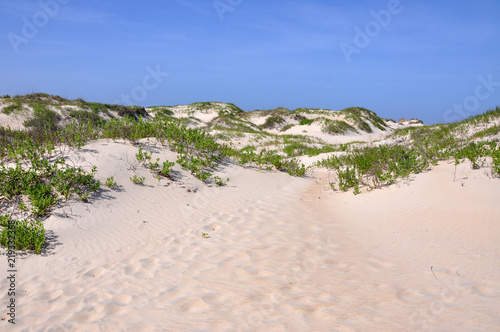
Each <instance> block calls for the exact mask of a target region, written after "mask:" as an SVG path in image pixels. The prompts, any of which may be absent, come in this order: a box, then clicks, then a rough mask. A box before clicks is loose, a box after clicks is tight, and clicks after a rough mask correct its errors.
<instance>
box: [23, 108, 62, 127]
mask: <svg viewBox="0 0 500 332" xmlns="http://www.w3.org/2000/svg"><path fill="white" fill-rule="evenodd" d="M32 107H33V115H34V116H33V118H31V119H28V120H25V121H24V125H25V126H26V127H33V128H37V129H47V130H49V131H56V130H57V129H59V125H58V124H59V121H60V120H61V116H60V115H59V114H57V113H56V112H54V111H53V110H51V109H49V108H47V106H46V105H44V104H42V103H35V104H33V105H32Z"/></svg>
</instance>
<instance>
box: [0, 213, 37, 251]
mask: <svg viewBox="0 0 500 332" xmlns="http://www.w3.org/2000/svg"><path fill="white" fill-rule="evenodd" d="M0 226H2V230H1V232H0V243H1V244H2V245H3V246H4V247H7V248H8V247H9V240H10V241H12V240H13V241H12V242H11V243H10V244H11V246H13V247H14V249H15V250H34V251H35V253H36V254H40V252H41V248H42V245H43V244H44V243H45V228H44V227H43V223H42V222H41V221H39V220H36V221H28V220H27V219H23V220H12V219H10V216H8V215H7V216H2V217H0Z"/></svg>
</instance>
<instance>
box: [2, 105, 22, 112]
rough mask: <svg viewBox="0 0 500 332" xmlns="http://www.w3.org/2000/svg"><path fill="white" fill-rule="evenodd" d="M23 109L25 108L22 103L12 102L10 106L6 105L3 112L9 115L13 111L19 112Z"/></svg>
mask: <svg viewBox="0 0 500 332" xmlns="http://www.w3.org/2000/svg"><path fill="white" fill-rule="evenodd" d="M22 109H23V106H22V105H21V103H12V104H10V105H9V106H6V107H4V108H3V109H2V113H4V114H7V115H9V114H12V113H18V112H20V111H22Z"/></svg>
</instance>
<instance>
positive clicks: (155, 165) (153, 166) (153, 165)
mask: <svg viewBox="0 0 500 332" xmlns="http://www.w3.org/2000/svg"><path fill="white" fill-rule="evenodd" d="M159 165H160V158H157V159H156V161H155V162H152V161H150V162H149V164H148V167H149V169H151V170H153V171H154V170H156V169H157V168H158V167H159Z"/></svg>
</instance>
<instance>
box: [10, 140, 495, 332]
mask: <svg viewBox="0 0 500 332" xmlns="http://www.w3.org/2000/svg"><path fill="white" fill-rule="evenodd" d="M155 151H156V152H158V151H159V150H155ZM136 152H137V148H136V147H133V146H131V145H129V144H127V143H123V142H121V143H120V142H117V143H113V142H111V141H110V142H107V141H97V142H92V143H90V144H88V145H87V146H85V151H84V152H80V153H79V155H78V158H77V156H75V155H73V156H72V159H73V160H78V161H77V162H78V164H80V165H87V166H88V167H91V165H96V166H97V167H98V175H99V177H100V178H101V179H103V180H104V179H105V178H106V177H108V176H114V177H115V179H116V181H117V182H118V184H119V185H121V187H120V190H119V191H107V192H106V193H104V194H103V195H102V196H101V197H100V198H99V199H98V200H96V201H94V202H93V203H92V204H84V203H78V202H73V203H71V204H69V205H67V206H64V207H61V208H59V209H56V210H55V211H54V214H53V215H52V216H51V217H50V218H48V219H47V220H46V221H45V227H46V229H47V232H48V234H47V235H48V237H49V238H50V241H51V245H50V248H49V249H48V250H46V252H45V254H44V255H42V256H34V255H31V256H27V257H26V256H24V257H22V259H20V258H21V257H18V260H17V270H18V274H17V276H18V279H17V281H16V282H17V285H16V288H17V291H18V292H17V294H16V301H17V315H18V316H17V319H16V325H15V329H14V330H20V331H49V330H50V331H103V330H107V331H119V330H133V331H160V330H166V331H415V330H424V331H494V330H497V331H498V330H499V329H500V304H499V303H500V241H498V239H499V235H500V219H499V218H500V217H499V216H500V204H498V197H500V179H489V178H488V177H487V176H486V175H485V172H484V170H474V171H472V170H471V168H470V166H469V165H467V164H463V165H460V166H459V167H458V170H457V175H456V180H455V181H453V180H454V166H452V165H449V164H446V163H442V164H440V165H439V166H437V167H435V169H434V170H432V171H431V172H428V173H424V174H420V175H417V176H414V177H412V178H411V181H407V182H406V183H404V182H401V183H398V184H396V185H393V186H391V187H388V188H384V189H381V190H375V191H373V192H370V193H364V194H361V195H358V196H354V195H353V194H352V193H350V192H348V193H336V192H333V191H332V190H331V189H330V188H329V186H328V178H329V175H328V173H327V172H326V171H324V170H323V171H322V170H314V171H313V172H312V173H311V174H309V177H307V178H294V177H291V176H289V175H287V174H285V173H279V172H265V171H262V172H259V171H258V170H253V169H247V168H242V167H238V166H227V167H226V168H224V169H222V171H223V174H225V175H227V176H229V177H230V178H231V180H230V182H229V183H228V186H227V187H223V188H217V187H207V186H206V185H204V184H202V183H200V182H199V181H198V180H197V179H194V178H193V177H191V176H190V175H189V174H188V172H186V171H183V170H181V169H180V168H179V166H175V167H174V174H173V176H174V177H175V178H176V181H175V182H171V181H168V180H162V181H161V182H160V183H159V184H158V182H157V180H156V179H154V178H153V176H152V175H151V174H150V173H148V171H146V170H144V169H140V168H139V169H137V170H136V171H135V173H136V174H137V175H138V176H145V177H146V182H145V185H144V186H137V185H134V184H133V183H132V182H131V181H130V180H129V177H131V176H132V175H133V174H134V170H133V168H134V167H135V166H136V165H135V163H134V160H135V156H134V155H135V153H136ZM156 157H161V159H162V160H164V159H165V158H168V159H170V160H175V156H174V154H173V153H171V152H161V154H159V153H155V154H154V155H153V158H156ZM195 191H196V192H195ZM202 232H204V233H208V234H209V238H206V239H205V238H202V236H201V233H202ZM431 267H432V270H431ZM6 270H7V259H6V257H5V256H3V258H1V271H3V273H4V275H5V274H6V273H7V272H6ZM433 273H434V274H435V276H434V274H433ZM0 280H1V281H0V288H1V289H3V290H5V289H7V280H6V278H4V277H2V278H0ZM8 299H9V296H7V294H6V291H2V293H1V295H0V301H1V303H3V304H2V307H3V308H4V309H3V311H1V312H0V317H2V318H8V317H7V316H6V314H5V313H6V308H5V305H4V304H5V303H7V301H8ZM7 328H9V330H10V329H11V328H12V326H11V324H9V323H7V321H6V320H3V321H0V330H7Z"/></svg>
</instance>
